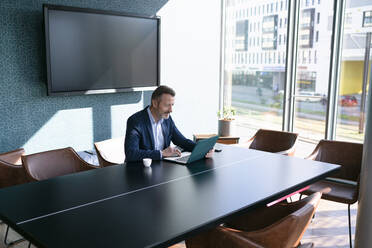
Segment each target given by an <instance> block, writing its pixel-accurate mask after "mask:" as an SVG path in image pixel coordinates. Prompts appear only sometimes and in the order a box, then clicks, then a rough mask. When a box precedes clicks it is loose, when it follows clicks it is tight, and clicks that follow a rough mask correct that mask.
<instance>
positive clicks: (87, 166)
mask: <svg viewBox="0 0 372 248" xmlns="http://www.w3.org/2000/svg"><path fill="white" fill-rule="evenodd" d="M66 149H69V150H70V151H72V152H73V153H74V154H75V156H76V158H77V159H78V160H79V161H80V164H79V168H80V171H86V170H92V169H98V168H100V166H95V165H92V164H89V163H87V162H85V160H84V159H82V158H81V157H80V156H79V154H77V153H76V152H75V150H74V149H73V148H72V147H67V148H66Z"/></svg>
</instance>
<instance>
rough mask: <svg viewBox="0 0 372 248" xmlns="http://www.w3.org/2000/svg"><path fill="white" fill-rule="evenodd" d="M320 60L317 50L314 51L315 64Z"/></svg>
mask: <svg viewBox="0 0 372 248" xmlns="http://www.w3.org/2000/svg"><path fill="white" fill-rule="evenodd" d="M317 62H318V58H317V56H316V50H315V51H314V64H316V63H317Z"/></svg>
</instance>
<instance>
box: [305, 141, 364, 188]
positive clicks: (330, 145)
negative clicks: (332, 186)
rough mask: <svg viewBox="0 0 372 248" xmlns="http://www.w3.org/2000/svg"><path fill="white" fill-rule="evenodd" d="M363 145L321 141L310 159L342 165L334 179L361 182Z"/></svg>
mask: <svg viewBox="0 0 372 248" xmlns="http://www.w3.org/2000/svg"><path fill="white" fill-rule="evenodd" d="M362 157H363V144H359V143H351V142H344V141H334V140H321V141H319V143H318V145H317V146H316V147H315V149H314V151H313V152H312V153H311V155H310V156H308V157H307V158H308V159H313V160H316V161H321V162H327V163H332V164H338V165H341V168H340V170H339V171H338V172H337V173H335V174H333V175H332V177H335V178H340V179H346V180H351V181H355V182H357V181H359V175H360V170H361V166H362Z"/></svg>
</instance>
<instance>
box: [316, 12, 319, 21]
mask: <svg viewBox="0 0 372 248" xmlns="http://www.w3.org/2000/svg"><path fill="white" fill-rule="evenodd" d="M316 23H317V24H319V23H320V13H319V12H318V13H317V14H316Z"/></svg>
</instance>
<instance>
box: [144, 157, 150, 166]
mask: <svg viewBox="0 0 372 248" xmlns="http://www.w3.org/2000/svg"><path fill="white" fill-rule="evenodd" d="M142 161H143V165H144V166H145V167H150V165H151V163H152V159H151V158H144V159H143V160H142Z"/></svg>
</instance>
